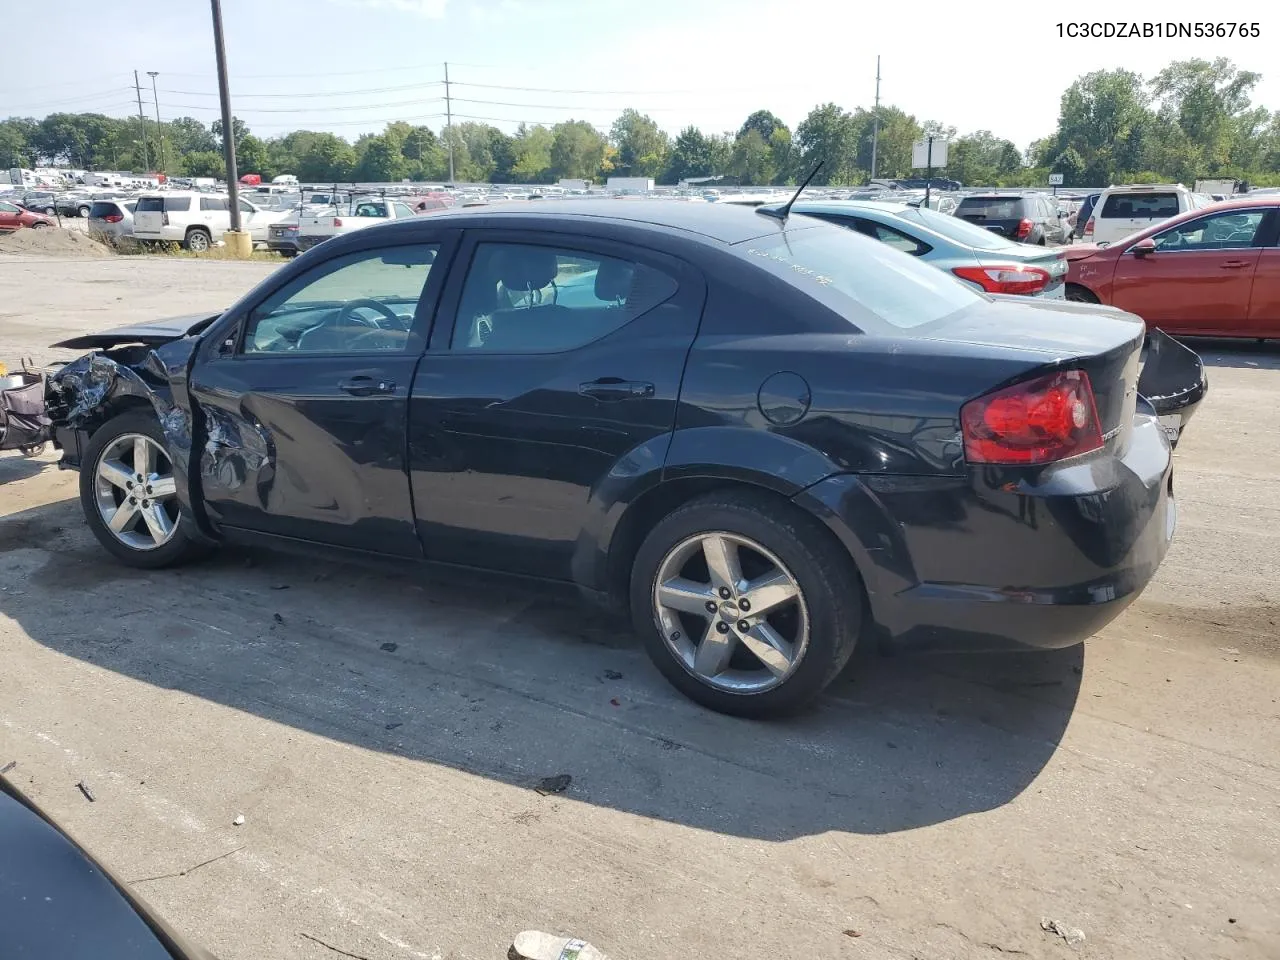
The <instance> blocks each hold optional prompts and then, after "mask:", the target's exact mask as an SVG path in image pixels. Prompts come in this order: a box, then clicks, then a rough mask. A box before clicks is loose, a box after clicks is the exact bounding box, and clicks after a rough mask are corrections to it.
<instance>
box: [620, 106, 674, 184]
mask: <svg viewBox="0 0 1280 960" xmlns="http://www.w3.org/2000/svg"><path fill="white" fill-rule="evenodd" d="M609 139H610V140H611V141H613V145H614V146H615V147H617V149H618V156H617V159H616V160H615V161H614V172H615V173H617V174H619V175H621V176H632V177H658V176H661V175H662V172H663V171H664V170H665V169H666V168H667V154H668V152H669V151H670V150H671V141H670V139H669V138H668V137H667V135H666V134H665V133H663V132H662V130H660V129H659V128H658V124H657V123H656V122H655V121H654V120H653V118H652V117H649V116H646V115H644V114H642V113H640V112H639V111H638V110H632V109H630V108H628V109H626V110H623V111H622V113H621V114H620V115H619V116H618V119H617V120H615V121H614V122H613V127H612V128H611V129H610V131H609Z"/></svg>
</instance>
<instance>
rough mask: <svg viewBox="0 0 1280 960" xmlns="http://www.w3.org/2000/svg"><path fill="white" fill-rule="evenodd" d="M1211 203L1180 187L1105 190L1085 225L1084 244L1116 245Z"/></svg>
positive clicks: (1139, 186)
mask: <svg viewBox="0 0 1280 960" xmlns="http://www.w3.org/2000/svg"><path fill="white" fill-rule="evenodd" d="M1212 202H1213V201H1212V198H1210V197H1209V196H1207V195H1205V194H1202V193H1192V192H1191V191H1190V190H1188V189H1187V188H1186V187H1184V186H1183V185H1182V184H1180V183H1146V184H1132V185H1129V186H1123V187H1107V189H1105V190H1103V191H1102V193H1101V194H1100V195H1099V196H1098V202H1097V203H1095V204H1094V206H1093V214H1092V215H1091V216H1090V217H1089V221H1088V222H1087V223H1086V224H1085V225H1084V242H1085V243H1101V244H1109V243H1115V242H1116V241H1117V240H1119V239H1120V238H1121V237H1127V236H1128V235H1129V234H1131V233H1134V232H1135V231H1138V230H1145V229H1146V228H1147V227H1149V226H1151V225H1152V224H1154V223H1158V222H1160V221H1161V220H1168V219H1169V218H1170V217H1176V216H1177V215H1178V214H1180V213H1186V212H1187V211H1188V210H1199V209H1200V208H1201V207H1206V206H1208V205H1209V204H1210V203H1212Z"/></svg>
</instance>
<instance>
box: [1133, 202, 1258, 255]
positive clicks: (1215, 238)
mask: <svg viewBox="0 0 1280 960" xmlns="http://www.w3.org/2000/svg"><path fill="white" fill-rule="evenodd" d="M1265 215H1266V211H1265V210H1232V211H1228V212H1226V213H1216V214H1213V215H1212V216H1208V217H1200V218H1198V219H1196V220H1189V221H1187V222H1186V223H1180V224H1178V225H1177V226H1176V227H1171V228H1170V229H1168V230H1165V231H1163V232H1161V233H1157V234H1156V235H1155V236H1154V237H1152V240H1154V241H1155V245H1156V249H1157V250H1168V251H1173V250H1237V249H1240V248H1241V247H1252V246H1253V245H1254V243H1253V238H1254V237H1255V236H1256V235H1257V233H1258V227H1260V226H1261V225H1262V218H1263V217H1264V216H1265Z"/></svg>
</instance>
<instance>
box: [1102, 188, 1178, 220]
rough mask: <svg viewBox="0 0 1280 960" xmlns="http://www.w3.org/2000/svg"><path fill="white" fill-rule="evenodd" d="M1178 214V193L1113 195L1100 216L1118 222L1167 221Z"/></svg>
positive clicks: (1104, 205)
mask: <svg viewBox="0 0 1280 960" xmlns="http://www.w3.org/2000/svg"><path fill="white" fill-rule="evenodd" d="M1178 213H1179V210H1178V195H1177V194H1176V193H1113V194H1111V195H1109V196H1108V197H1107V201H1106V203H1104V204H1103V205H1102V213H1101V214H1100V216H1102V217H1103V218H1110V219H1116V220H1123V219H1129V220H1167V219H1168V218H1169V217H1176V216H1177V215H1178Z"/></svg>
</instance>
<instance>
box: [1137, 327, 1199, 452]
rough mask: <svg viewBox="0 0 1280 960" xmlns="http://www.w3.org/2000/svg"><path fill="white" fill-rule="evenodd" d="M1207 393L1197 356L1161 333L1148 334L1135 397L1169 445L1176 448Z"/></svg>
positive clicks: (1184, 345) (1159, 331) (1182, 344)
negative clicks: (1153, 415) (1156, 419)
mask: <svg viewBox="0 0 1280 960" xmlns="http://www.w3.org/2000/svg"><path fill="white" fill-rule="evenodd" d="M1208 391H1209V380H1208V377H1207V376H1206V375H1205V372H1204V361H1203V360H1201V359H1200V355H1199V354H1198V353H1196V352H1195V351H1194V350H1192V349H1191V348H1190V347H1188V346H1187V345H1186V344H1184V343H1180V342H1179V341H1177V340H1175V339H1173V337H1171V336H1169V335H1168V334H1167V333H1165V332H1164V331H1163V330H1152V331H1151V333H1150V335H1149V337H1148V341H1147V359H1146V362H1145V363H1144V364H1143V367H1142V375H1141V376H1140V377H1139V378H1138V394H1139V395H1140V396H1141V397H1142V398H1143V399H1144V400H1146V401H1147V403H1149V404H1151V406H1152V408H1153V409H1154V410H1155V412H1156V416H1158V417H1159V418H1160V425H1161V426H1162V427H1163V428H1164V432H1165V436H1167V437H1168V438H1169V445H1170V446H1174V447H1176V446H1177V445H1178V439H1179V438H1180V437H1181V436H1182V431H1183V428H1185V427H1186V425H1187V421H1189V420H1190V419H1191V417H1192V415H1193V414H1194V413H1195V412H1196V408H1197V407H1199V406H1200V401H1201V400H1203V399H1204V395H1205V394H1206V393H1208Z"/></svg>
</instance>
